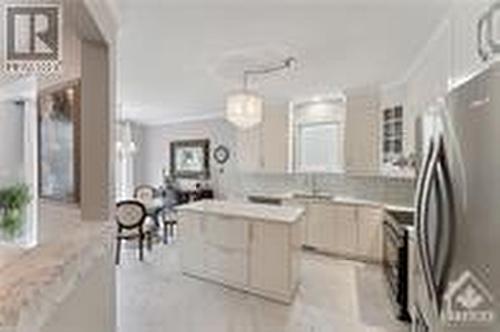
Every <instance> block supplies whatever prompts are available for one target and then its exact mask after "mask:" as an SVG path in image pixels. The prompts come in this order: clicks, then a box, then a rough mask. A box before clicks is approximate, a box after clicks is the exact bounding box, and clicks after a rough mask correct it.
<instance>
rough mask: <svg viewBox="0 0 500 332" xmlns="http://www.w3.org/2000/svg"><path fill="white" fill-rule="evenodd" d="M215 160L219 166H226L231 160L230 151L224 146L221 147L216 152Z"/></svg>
mask: <svg viewBox="0 0 500 332" xmlns="http://www.w3.org/2000/svg"><path fill="white" fill-rule="evenodd" d="M214 159H215V161H216V162H218V163H219V164H225V163H226V162H227V161H228V160H229V149H228V148H226V147H225V146H224V145H219V146H218V147H216V148H215V150H214Z"/></svg>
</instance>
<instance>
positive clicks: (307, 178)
mask: <svg viewBox="0 0 500 332" xmlns="http://www.w3.org/2000/svg"><path fill="white" fill-rule="evenodd" d="M238 177H239V179H238V182H239V184H240V185H239V186H238V188H237V189H235V188H234V187H233V188H231V189H230V191H231V196H239V197H240V198H243V197H245V196H246V195H248V194H251V193H262V194H264V193H265V194H281V193H287V192H293V191H309V192H310V191H312V190H313V188H315V189H316V190H317V191H319V192H328V193H330V194H332V195H336V196H347V197H352V198H358V199H366V200H373V201H377V202H383V203H388V204H396V205H405V206H411V205H413V196H414V192H415V184H414V180H411V179H407V178H389V177H382V176H379V177H378V176H371V177H368V176H348V175H344V174H262V173H256V174H248V173H246V174H239V176H238Z"/></svg>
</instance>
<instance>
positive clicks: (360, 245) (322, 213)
mask: <svg viewBox="0 0 500 332" xmlns="http://www.w3.org/2000/svg"><path fill="white" fill-rule="evenodd" d="M286 204H287V205H296V206H303V207H304V209H305V211H306V213H305V214H304V227H303V228H302V234H303V242H302V244H303V245H304V246H305V247H309V248H314V249H316V250H318V251H320V252H325V253H330V254H335V255H341V256H346V257H351V258H359V259H362V260H367V261H374V262H380V261H381V260H382V216H383V209H382V207H380V206H376V205H373V206H372V205H369V204H354V203H342V202H334V201H330V200H324V199H301V200H288V201H287V203H286Z"/></svg>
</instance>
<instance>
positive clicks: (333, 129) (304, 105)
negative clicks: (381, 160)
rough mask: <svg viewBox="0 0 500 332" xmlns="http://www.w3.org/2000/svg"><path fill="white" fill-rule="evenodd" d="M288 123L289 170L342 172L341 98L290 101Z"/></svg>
mask: <svg viewBox="0 0 500 332" xmlns="http://www.w3.org/2000/svg"><path fill="white" fill-rule="evenodd" d="M290 123H291V128H292V140H291V151H292V163H291V164H292V170H293V172H297V173H309V172H314V173H340V172H343V171H344V131H345V130H344V127H345V100H344V98H343V97H341V96H337V97H325V98H316V99H314V100H311V101H304V102H300V103H293V106H292V110H291V121H290Z"/></svg>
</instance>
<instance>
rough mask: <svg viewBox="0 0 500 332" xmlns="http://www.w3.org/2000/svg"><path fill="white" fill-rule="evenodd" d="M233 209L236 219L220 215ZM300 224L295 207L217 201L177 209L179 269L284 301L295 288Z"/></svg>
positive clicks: (298, 214)
mask: <svg viewBox="0 0 500 332" xmlns="http://www.w3.org/2000/svg"><path fill="white" fill-rule="evenodd" d="M236 210H237V213H238V215H239V216H227V215H226V214H227V213H228V212H227V211H230V212H231V213H233V214H234V213H235V211H236ZM247 210H251V211H250V212H251V215H252V216H251V217H250V216H249V211H247ZM302 223H303V210H302V209H300V208H296V207H268V206H263V205H257V204H250V203H233V202H222V201H213V202H212V201H202V202H197V203H192V204H187V205H183V206H182V207H180V220H179V239H180V249H181V250H180V251H181V267H182V271H183V272H184V273H186V274H190V275H195V276H198V277H201V278H204V279H207V280H213V281H216V282H219V283H221V284H224V285H228V286H231V287H235V288H238V289H242V290H244V291H248V292H251V293H255V294H258V295H261V296H264V297H268V298H271V299H274V300H278V301H282V302H285V303H290V302H291V300H292V298H293V295H294V294H295V291H296V289H297V286H298V284H299V275H300V257H301V244H302V238H301V234H302V231H301V227H302Z"/></svg>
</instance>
